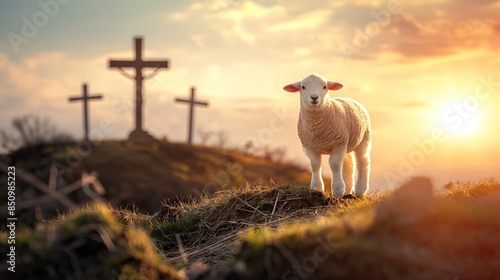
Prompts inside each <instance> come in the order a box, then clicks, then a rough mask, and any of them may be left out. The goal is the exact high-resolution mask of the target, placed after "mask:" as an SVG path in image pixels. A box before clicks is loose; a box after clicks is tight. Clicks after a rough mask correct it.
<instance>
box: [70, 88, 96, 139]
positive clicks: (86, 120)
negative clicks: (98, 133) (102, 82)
mask: <svg viewBox="0 0 500 280" xmlns="http://www.w3.org/2000/svg"><path fill="white" fill-rule="evenodd" d="M91 99H102V95H100V94H99V95H94V96H89V95H88V93H87V84H85V83H84V84H83V95H82V96H81V97H70V98H68V101H69V102H75V101H83V129H84V133H85V134H84V140H86V141H88V140H89V108H88V101H89V100H91Z"/></svg>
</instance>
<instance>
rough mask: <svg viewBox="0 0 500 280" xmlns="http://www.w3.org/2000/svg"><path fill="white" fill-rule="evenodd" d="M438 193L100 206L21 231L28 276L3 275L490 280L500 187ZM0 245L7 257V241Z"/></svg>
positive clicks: (280, 189) (296, 194)
mask: <svg viewBox="0 0 500 280" xmlns="http://www.w3.org/2000/svg"><path fill="white" fill-rule="evenodd" d="M446 187H447V189H448V190H449V191H448V192H447V193H444V194H433V192H432V187H431V185H430V184H429V181H426V180H422V179H417V180H412V181H410V182H408V183H407V184H405V185H403V186H402V187H401V188H400V189H398V190H396V191H394V192H388V193H383V194H380V193H375V194H370V195H369V196H368V197H366V198H364V199H349V200H338V199H335V198H332V197H329V196H328V195H325V194H323V193H321V192H318V191H313V190H310V189H309V188H308V187H307V186H300V185H272V184H256V185H250V186H248V187H245V188H240V189H232V190H227V191H222V192H219V193H218V194H217V195H216V196H215V197H213V198H204V199H202V200H200V201H197V202H190V203H173V204H168V205H165V207H164V209H163V210H162V211H161V212H159V213H157V214H156V215H144V214H141V213H138V212H134V211H128V210H120V209H114V208H110V207H108V206H106V205H102V204H96V205H94V206H91V207H86V208H82V209H80V210H78V211H74V212H72V213H70V214H67V215H63V216H60V217H59V218H58V219H56V220H51V221H48V222H45V223H43V224H40V225H38V226H37V228H36V229H31V228H22V229H18V230H17V235H16V238H17V241H16V250H17V255H16V256H17V257H16V261H17V265H18V267H19V268H20V267H23V268H24V269H22V270H20V271H18V272H17V273H16V274H10V275H9V276H12V278H10V279H35V278H36V279H41V278H43V279H77V278H78V279H190V280H193V279H197V280H201V279H498V276H499V275H500V267H499V266H498V263H500V251H499V250H498V248H500V234H499V233H500V184H499V183H497V182H495V181H492V180H489V181H481V182H477V183H463V184H448V185H447V186H446ZM0 236H1V239H0V240H1V242H0V249H1V250H2V252H5V251H7V249H8V247H7V246H8V245H7V244H6V239H7V236H8V233H7V232H2V233H1V234H0ZM4 258H5V257H4ZM2 263H3V265H2V268H3V269H4V268H6V262H5V261H4V260H2ZM207 264H208V266H207Z"/></svg>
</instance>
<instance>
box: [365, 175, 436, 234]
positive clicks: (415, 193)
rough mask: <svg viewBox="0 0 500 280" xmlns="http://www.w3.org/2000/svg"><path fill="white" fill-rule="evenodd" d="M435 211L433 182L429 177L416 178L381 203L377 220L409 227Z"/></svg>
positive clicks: (376, 215)
mask: <svg viewBox="0 0 500 280" xmlns="http://www.w3.org/2000/svg"><path fill="white" fill-rule="evenodd" d="M435 211H436V201H435V198H434V195H433V187H432V183H431V180H430V179H429V178H427V177H414V178H411V179H410V180H409V181H408V182H406V183H405V184H403V185H401V187H399V188H398V189H397V190H396V191H394V194H393V195H392V197H390V198H389V199H387V200H386V201H383V202H381V203H380V205H379V207H378V208H377V210H376V214H375V219H376V220H377V221H389V222H391V223H395V224H397V225H409V224H413V223H416V222H418V221H420V220H422V219H423V218H425V217H427V216H429V215H432V214H433V213H435Z"/></svg>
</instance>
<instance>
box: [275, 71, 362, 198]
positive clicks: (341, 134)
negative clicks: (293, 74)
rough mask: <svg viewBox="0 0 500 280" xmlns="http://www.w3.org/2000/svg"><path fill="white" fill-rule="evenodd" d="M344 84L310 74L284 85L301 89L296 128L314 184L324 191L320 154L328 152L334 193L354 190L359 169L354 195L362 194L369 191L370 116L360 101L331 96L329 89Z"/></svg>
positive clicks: (348, 192)
mask: <svg viewBox="0 0 500 280" xmlns="http://www.w3.org/2000/svg"><path fill="white" fill-rule="evenodd" d="M343 87H344V85H342V84H341V83H337V82H332V81H327V80H325V79H324V78H323V77H321V76H319V75H317V74H310V75H309V76H307V77H305V78H304V79H303V80H302V81H299V82H296V83H293V84H289V85H286V86H285V87H284V88H283V89H284V90H286V91H289V92H298V91H300V112H299V121H298V124H297V130H298V134H299V138H300V141H301V142H302V147H303V148H304V153H305V154H306V156H307V157H308V158H309V160H310V161H311V170H312V179H311V187H312V188H315V189H320V190H321V191H324V183H323V179H322V178H321V155H322V154H328V155H330V160H329V163H330V169H331V172H332V194H334V195H335V196H337V197H342V196H343V195H347V194H352V186H353V182H354V179H355V177H356V174H355V171H356V170H357V177H356V185H355V187H354V195H356V196H363V195H365V194H366V192H367V191H368V180H369V176H370V151H371V129H370V117H369V116H368V112H367V111H366V109H365V108H364V107H363V105H361V104H360V103H358V102H356V101H354V100H352V99H349V98H331V97H330V96H329V94H328V90H340V89H341V88H343ZM353 157H354V158H355V164H354V162H353ZM342 177H343V179H342ZM344 181H345V182H344Z"/></svg>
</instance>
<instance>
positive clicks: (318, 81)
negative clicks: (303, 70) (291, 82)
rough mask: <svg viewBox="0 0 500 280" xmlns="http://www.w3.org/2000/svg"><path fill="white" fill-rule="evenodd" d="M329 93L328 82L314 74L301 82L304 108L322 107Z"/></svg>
mask: <svg viewBox="0 0 500 280" xmlns="http://www.w3.org/2000/svg"><path fill="white" fill-rule="evenodd" d="M327 94H328V88H327V82H326V81H325V80H324V79H323V78H321V77H319V76H317V75H314V74H311V75H309V76H307V77H306V78H305V79H303V80H302V81H301V82H300V103H301V105H302V107H304V108H315V107H320V106H322V105H323V104H324V103H325V97H326V96H327Z"/></svg>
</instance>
